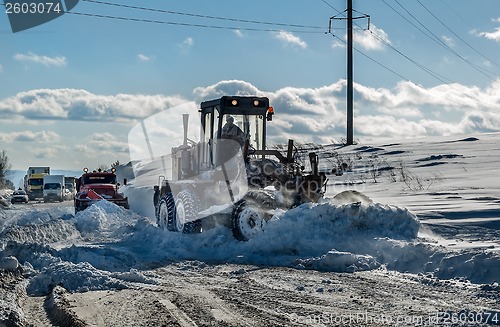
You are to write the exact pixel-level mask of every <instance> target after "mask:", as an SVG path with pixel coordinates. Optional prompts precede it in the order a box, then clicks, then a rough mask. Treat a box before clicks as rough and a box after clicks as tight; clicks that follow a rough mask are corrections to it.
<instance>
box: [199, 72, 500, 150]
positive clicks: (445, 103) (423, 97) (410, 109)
mask: <svg viewBox="0 0 500 327" xmlns="http://www.w3.org/2000/svg"><path fill="white" fill-rule="evenodd" d="M354 87H355V105H354V108H355V134H357V135H358V136H357V137H361V138H364V139H373V138H404V137H424V136H428V135H458V134H466V133H476V132H477V133H481V132H491V131H500V113H498V112H496V111H495V110H494V108H498V107H499V106H500V80H499V81H497V82H494V83H492V84H491V85H490V86H489V87H488V88H486V89H480V88H477V87H468V86H464V85H460V84H452V85H440V86H436V87H433V88H424V87H422V86H420V85H416V84H414V83H411V82H400V83H399V84H398V85H397V87H396V88H395V89H386V88H370V87H366V86H362V85H359V84H355V85H354ZM345 88H346V83H345V81H344V80H340V81H338V82H337V83H334V84H332V85H329V86H324V87H321V88H294V87H285V88H282V89H279V90H277V91H274V92H266V91H262V90H259V89H258V88H256V87H255V86H254V85H252V84H250V83H247V82H244V81H237V80H233V81H221V82H219V83H216V84H213V85H210V86H207V87H199V88H196V89H195V91H194V93H195V97H196V98H197V102H198V101H201V100H207V99H211V98H217V97H219V96H221V95H225V94H243V95H248V94H254V95H258V96H267V97H269V99H270V101H271V105H273V106H274V108H275V112H276V114H275V116H274V118H273V121H272V122H270V123H269V125H268V127H269V136H270V137H271V138H272V139H273V140H277V141H285V140H286V138H288V137H291V138H295V139H299V140H303V141H315V142H330V141H331V140H332V139H334V138H336V139H339V138H341V137H344V136H345V121H346V115H345V92H346V89H345ZM436 112H439V113H440V115H435V113H436ZM452 117H453V118H452ZM457 117H458V118H457Z"/></svg>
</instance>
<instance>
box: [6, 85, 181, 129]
mask: <svg viewBox="0 0 500 327" xmlns="http://www.w3.org/2000/svg"><path fill="white" fill-rule="evenodd" d="M185 102H187V100H184V99H183V98H181V97H179V96H175V95H174V96H165V95H143V94H117V95H97V94H93V93H90V92H88V91H85V90H79V89H37V90H31V91H26V92H20V93H18V94H16V95H15V96H13V97H9V98H5V99H0V119H3V120H8V121H10V120H12V119H18V118H24V119H27V120H74V121H100V122H118V123H127V122H131V121H135V120H137V119H142V118H145V117H149V116H151V115H153V114H155V113H157V112H159V111H162V110H164V109H166V108H170V107H172V106H175V105H179V104H181V103H185Z"/></svg>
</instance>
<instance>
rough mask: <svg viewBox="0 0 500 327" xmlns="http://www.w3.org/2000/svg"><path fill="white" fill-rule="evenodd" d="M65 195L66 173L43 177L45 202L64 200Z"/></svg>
mask: <svg viewBox="0 0 500 327" xmlns="http://www.w3.org/2000/svg"><path fill="white" fill-rule="evenodd" d="M64 195H65V187H64V175H47V176H44V177H43V202H49V201H59V202H63V201H64Z"/></svg>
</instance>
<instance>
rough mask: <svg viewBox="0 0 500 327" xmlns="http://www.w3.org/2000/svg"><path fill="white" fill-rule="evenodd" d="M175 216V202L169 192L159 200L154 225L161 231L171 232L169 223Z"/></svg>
mask: <svg viewBox="0 0 500 327" xmlns="http://www.w3.org/2000/svg"><path fill="white" fill-rule="evenodd" d="M174 215H175V201H174V196H173V195H172V193H171V192H167V193H165V195H164V196H163V197H162V198H161V200H160V204H159V205H158V210H157V213H156V224H157V225H158V227H160V228H161V229H168V230H172V226H170V223H171V222H172V221H173V218H172V217H173V216H174Z"/></svg>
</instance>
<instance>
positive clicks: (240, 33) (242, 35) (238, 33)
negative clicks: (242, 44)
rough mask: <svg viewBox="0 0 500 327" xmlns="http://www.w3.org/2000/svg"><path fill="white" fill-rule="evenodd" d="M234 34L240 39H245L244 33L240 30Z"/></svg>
mask: <svg viewBox="0 0 500 327" xmlns="http://www.w3.org/2000/svg"><path fill="white" fill-rule="evenodd" d="M234 34H236V36H237V37H239V38H240V39H243V38H245V34H243V32H242V31H240V30H234Z"/></svg>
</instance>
